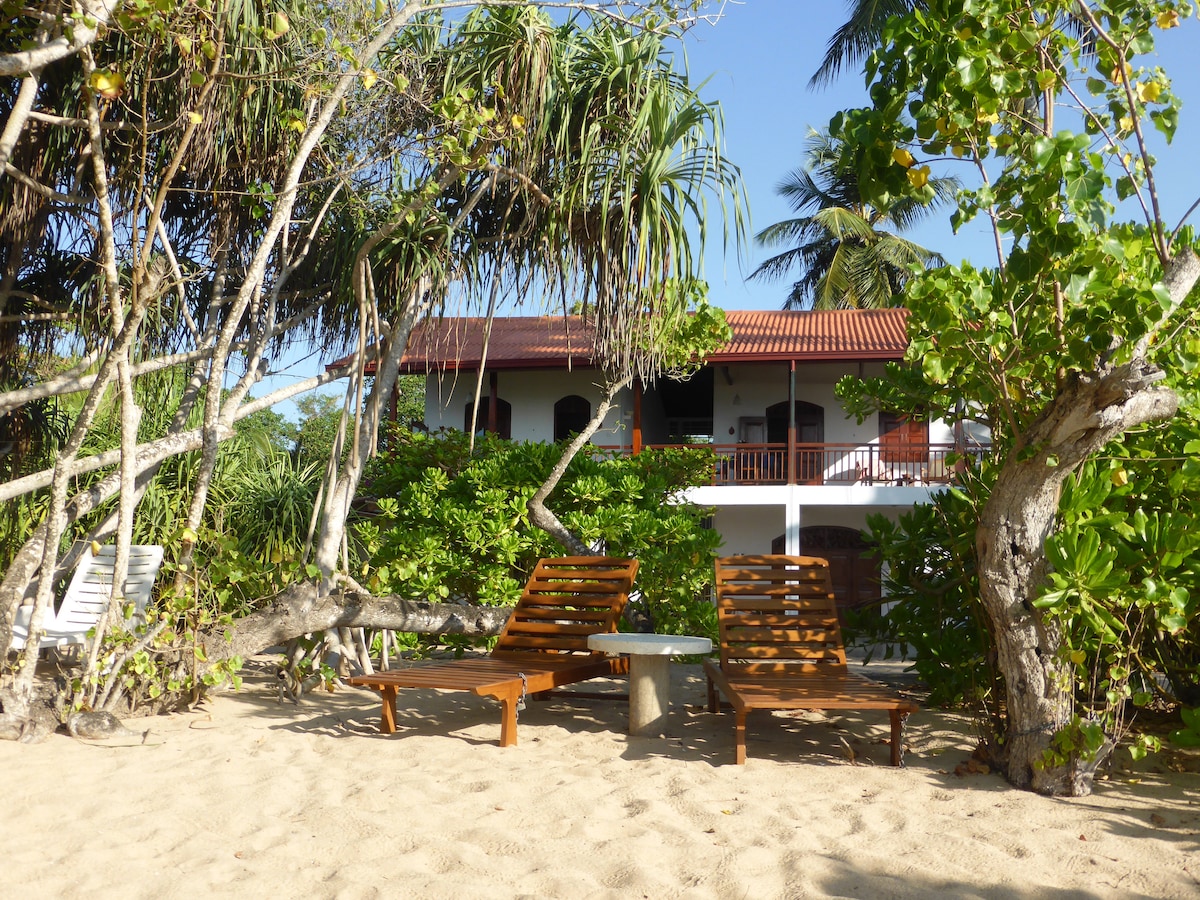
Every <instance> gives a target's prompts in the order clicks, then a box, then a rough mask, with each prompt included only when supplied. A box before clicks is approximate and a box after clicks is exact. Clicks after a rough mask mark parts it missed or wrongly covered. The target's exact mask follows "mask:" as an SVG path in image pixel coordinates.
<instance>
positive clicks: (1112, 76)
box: [1108, 63, 1132, 84]
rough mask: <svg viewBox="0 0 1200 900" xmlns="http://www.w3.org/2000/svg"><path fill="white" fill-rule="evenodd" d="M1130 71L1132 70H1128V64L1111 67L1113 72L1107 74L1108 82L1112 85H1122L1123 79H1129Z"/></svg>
mask: <svg viewBox="0 0 1200 900" xmlns="http://www.w3.org/2000/svg"><path fill="white" fill-rule="evenodd" d="M1131 71H1132V70H1131V69H1130V68H1129V63H1125V65H1123V66H1121V65H1116V66H1113V70H1112V71H1111V72H1109V73H1108V80H1109V81H1111V82H1112V83H1113V84H1124V83H1125V79H1126V78H1128V77H1129V73H1130V72H1131Z"/></svg>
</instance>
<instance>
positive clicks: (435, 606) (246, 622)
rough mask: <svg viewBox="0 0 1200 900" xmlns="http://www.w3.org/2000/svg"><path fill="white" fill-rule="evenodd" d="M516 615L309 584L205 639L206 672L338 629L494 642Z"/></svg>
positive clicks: (293, 588)
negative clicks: (238, 658) (212, 668)
mask: <svg viewBox="0 0 1200 900" xmlns="http://www.w3.org/2000/svg"><path fill="white" fill-rule="evenodd" d="M511 613H512V610H511V609H510V608H509V607H506V606H468V605H466V604H461V603H427V602H423V601H414V600H404V599H402V598H400V597H373V596H370V595H367V594H360V593H357V592H346V593H343V592H342V591H340V590H336V589H335V590H332V591H330V590H327V589H325V588H324V586H323V585H321V584H319V583H318V582H315V581H305V582H300V583H297V584H293V585H290V586H289V587H288V588H287V589H285V590H284V591H283V592H282V593H281V594H280V595H279V596H278V597H276V598H275V600H274V601H272V602H271V603H270V604H268V605H267V606H265V607H263V608H262V609H260V610H258V611H257V612H254V613H252V614H250V615H248V616H246V617H244V618H242V619H238V620H236V621H235V622H234V623H233V626H232V627H221V628H216V629H214V630H213V631H212V632H210V633H207V634H205V635H203V636H202V637H201V642H202V643H203V645H204V657H205V663H204V668H205V669H207V668H210V667H212V666H213V665H215V664H216V663H219V662H223V661H225V660H228V659H232V658H233V657H235V656H237V657H241V658H242V659H247V658H249V657H251V656H254V655H255V654H258V653H262V652H263V651H264V650H266V649H267V648H269V647H276V646H280V645H282V644H285V643H287V642H288V641H290V640H293V639H295V638H298V637H302V636H304V635H306V634H311V633H313V632H317V631H329V630H330V629H336V628H374V629H387V630H389V631H408V632H413V633H415V634H462V635H470V636H475V637H488V636H491V635H494V634H499V633H500V630H501V629H502V628H503V627H504V623H505V622H507V621H508V617H509V615H510V614H511ZM202 671H203V670H202ZM201 674H202V673H201Z"/></svg>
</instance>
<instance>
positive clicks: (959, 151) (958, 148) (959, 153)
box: [950, 144, 967, 159]
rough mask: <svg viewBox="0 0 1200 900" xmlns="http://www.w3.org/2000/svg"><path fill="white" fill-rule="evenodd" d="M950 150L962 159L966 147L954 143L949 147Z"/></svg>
mask: <svg viewBox="0 0 1200 900" xmlns="http://www.w3.org/2000/svg"><path fill="white" fill-rule="evenodd" d="M950 152H951V153H953V154H954V155H955V156H957V157H958V158H959V159H962V158H963V157H964V156H965V155H966V153H967V148H966V147H964V146H963V145H962V144H955V145H954V146H953V147H951V148H950Z"/></svg>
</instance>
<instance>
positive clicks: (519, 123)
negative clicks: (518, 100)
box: [512, 114, 525, 128]
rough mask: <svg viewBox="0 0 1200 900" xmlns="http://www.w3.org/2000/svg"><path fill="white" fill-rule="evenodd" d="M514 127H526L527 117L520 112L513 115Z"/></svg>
mask: <svg viewBox="0 0 1200 900" xmlns="http://www.w3.org/2000/svg"><path fill="white" fill-rule="evenodd" d="M512 127H513V128H524V127H525V117H524V116H522V115H520V114H518V115H515V116H513V117H512Z"/></svg>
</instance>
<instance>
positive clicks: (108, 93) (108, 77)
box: [88, 69, 125, 100]
mask: <svg viewBox="0 0 1200 900" xmlns="http://www.w3.org/2000/svg"><path fill="white" fill-rule="evenodd" d="M88 84H89V85H90V86H91V88H92V90H93V91H95V92H96V93H97V94H99V95H100V96H101V97H103V98H104V99H105V100H116V99H117V98H118V97H120V96H121V92H122V91H123V90H125V77H124V76H123V75H122V74H121V73H120V72H110V71H108V70H107V69H97V70H96V71H95V72H93V73H92V74H91V75H89V76H88Z"/></svg>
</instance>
